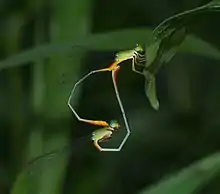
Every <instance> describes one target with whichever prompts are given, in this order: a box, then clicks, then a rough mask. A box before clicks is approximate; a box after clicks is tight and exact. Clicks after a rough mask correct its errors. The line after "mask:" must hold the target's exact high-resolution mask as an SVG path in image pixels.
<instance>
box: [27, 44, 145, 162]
mask: <svg viewBox="0 0 220 194" xmlns="http://www.w3.org/2000/svg"><path fill="white" fill-rule="evenodd" d="M127 60H131V62H132V70H133V71H134V72H135V73H138V74H141V75H143V71H141V70H139V68H138V67H141V68H142V69H143V68H144V67H145V61H146V56H145V50H144V49H143V48H142V47H141V46H140V45H136V47H135V48H134V49H132V50H126V51H121V52H118V53H116V55H115V60H114V61H113V63H111V64H110V65H109V66H108V67H106V68H102V69H98V70H93V71H91V72H89V73H87V74H86V75H85V76H83V77H82V78H81V79H79V80H78V81H77V82H76V83H75V84H74V86H73V89H72V91H71V93H70V96H69V99H68V100H67V104H68V106H69V108H70V109H71V111H72V112H73V114H74V116H75V117H76V118H77V119H78V120H79V121H80V122H82V123H86V124H90V125H93V126H95V127H97V128H98V129H96V130H94V131H93V132H92V133H91V135H90V136H89V137H90V140H91V142H93V144H94V146H95V147H96V148H97V149H98V150H99V151H121V150H122V148H123V146H124V144H125V142H126V140H127V139H128V137H129V135H130V133H131V130H130V127H129V124H128V120H127V116H126V113H125V110H124V106H123V103H122V100H121V97H120V94H119V89H118V85H117V77H118V74H119V71H120V68H121V65H122V64H123V62H124V61H127ZM101 73H102V74H104V73H105V74H108V75H111V80H112V85H113V90H114V96H115V97H116V100H117V104H118V106H119V109H120V112H121V113H120V114H121V116H122V119H121V120H120V121H119V119H117V118H113V119H112V120H110V121H105V120H92V119H87V118H84V117H83V116H82V115H80V114H78V112H77V111H76V108H75V107H74V105H73V104H74V103H73V101H74V96H75V92H76V90H77V89H78V88H79V87H80V85H81V84H82V83H84V82H86V81H88V80H89V79H90V77H92V76H96V75H100V74H101ZM90 118H91V117H90ZM123 128H124V131H125V134H124V136H123V139H122V140H121V141H120V144H119V145H117V146H115V147H102V145H101V144H105V142H106V141H107V140H110V139H111V138H112V136H113V134H115V132H116V131H120V130H123ZM80 139H81V138H80ZM69 147H70V146H66V147H64V148H60V149H58V150H54V151H52V152H49V153H46V154H44V155H42V156H39V157H37V158H36V159H34V160H32V161H30V162H29V164H32V163H35V162H37V161H39V160H42V159H45V158H52V157H53V155H55V154H56V153H61V152H64V151H65V150H68V149H69Z"/></svg>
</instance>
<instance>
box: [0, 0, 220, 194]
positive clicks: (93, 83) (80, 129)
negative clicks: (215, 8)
mask: <svg viewBox="0 0 220 194" xmlns="http://www.w3.org/2000/svg"><path fill="white" fill-rule="evenodd" d="M207 2H208V1H204V0H190V1H189V0H180V1H174V0H166V1H161V0H148V1H145V0H135V1H133V0H126V1H125V0H121V1H116V0H111V1H92V0H82V1H77V0H63V1H55V0H51V1H36V2H34V1H28V0H27V1H24V0H23V1H15V0H9V1H6V0H2V1H1V2H0V14H1V17H0V26H1V32H0V35H1V36H0V40H1V41H0V44H1V47H0V51H1V52H0V57H1V59H2V60H3V59H5V58H8V57H10V56H12V55H13V54H17V53H19V52H21V51H23V50H27V49H29V48H34V47H36V46H38V45H41V44H44V43H49V44H53V43H55V42H58V41H71V40H74V39H77V38H78V37H81V36H87V35H89V34H93V33H101V32H103V33H105V32H111V31H115V30H122V29H127V28H137V27H139V28H141V27H143V28H145V27H149V28H154V27H156V26H157V25H158V24H159V23H160V22H161V21H163V20H164V19H165V18H167V17H169V16H171V15H173V14H176V13H178V12H181V11H184V10H187V9H192V8H195V7H197V6H200V5H203V4H205V3H207ZM190 33H192V34H194V35H196V36H198V37H200V38H202V39H204V40H206V41H208V42H210V43H211V44H213V45H215V46H216V47H217V48H218V47H219V44H220V40H219V33H220V29H219V14H218V13H214V14H209V15H207V16H205V17H204V19H203V20H202V21H200V22H195V24H194V25H193V28H192V29H191V31H190ZM109 38H111V37H109ZM129 38H130V39H133V40H136V38H137V37H135V36H134V37H129ZM97 41H99V40H98V37H97ZM112 41H113V40H112ZM125 41H126V40H125ZM112 44H114V43H112ZM113 46H114V45H113ZM115 52H116V51H115V50H112V51H106V50H103V51H100V50H99V51H95V50H92V49H86V48H80V47H79V48H75V47H74V48H73V49H72V51H71V52H70V53H67V54H65V53H57V54H51V56H50V57H48V58H39V59H36V60H35V61H34V62H31V63H26V64H22V66H14V67H10V68H5V69H1V71H0V84H1V87H0V130H1V131H0V148H1V149H0V150H1V152H0V157H1V159H0V193H1V194H4V193H9V191H10V190H11V189H12V187H13V183H14V181H15V180H16V177H17V175H18V173H19V172H21V170H22V167H23V166H25V164H26V163H27V162H28V161H29V160H30V159H31V158H34V157H37V156H39V155H41V154H42V153H45V152H47V151H51V150H53V149H55V148H61V147H63V146H65V145H70V144H71V145H72V146H71V149H65V150H63V149H62V151H59V152H58V153H57V154H56V155H55V156H53V157H52V158H51V159H49V160H48V157H43V158H41V159H40V160H37V161H36V162H35V163H32V164H30V165H28V166H26V167H25V170H27V169H28V171H29V172H31V174H30V176H29V178H28V180H29V181H30V183H26V185H25V184H24V186H23V187H28V186H29V185H31V186H30V189H32V190H30V192H28V193H37V194H38V193H39V194H40V193H43V194H54V193H74V194H77V193H79V194H84V193H85V194H87V193H89V194H92V193H95V194H98V193H105V194H111V193H114V194H119V193H120V194H122V193H126V194H133V193H140V191H142V190H143V189H145V188H147V187H148V186H150V185H151V184H154V183H156V182H157V181H159V180H160V179H161V178H162V177H164V176H165V175H169V174H171V173H173V172H177V171H178V170H180V169H182V168H184V167H187V166H188V165H189V164H191V163H192V162H194V161H196V160H199V159H201V158H203V157H205V156H207V155H209V154H211V153H214V152H216V151H218V149H219V147H220V143H219V135H220V132H219V127H220V121H219V114H220V100H219V99H220V89H219V84H220V76H219V73H220V67H219V64H218V61H216V60H211V59H208V58H206V57H202V56H195V55H193V54H181V53H177V55H175V57H174V58H173V59H172V60H171V62H170V63H169V64H167V65H166V66H164V67H163V68H162V69H161V70H160V71H159V74H158V75H157V91H158V98H159V101H160V111H159V112H156V111H155V110H153V109H152V107H151V106H150V104H149V102H148V99H147V98H146V96H145V93H144V77H142V76H140V75H138V74H135V73H133V72H132V71H131V64H130V63H131V62H125V63H124V64H123V65H122V68H121V71H120V73H119V75H118V86H119V89H120V94H121V98H122V101H123V104H124V107H125V110H126V114H127V117H128V120H129V124H130V128H131V131H132V134H131V136H130V138H129V140H128V141H127V143H126V144H125V146H124V147H123V150H122V151H121V152H103V153H100V152H98V151H97V150H95V148H94V147H93V146H92V144H91V142H90V139H89V134H90V133H91V132H92V130H94V129H95V128H94V127H91V126H89V125H86V124H82V123H79V122H78V121H77V120H76V118H75V117H74V115H73V114H72V113H71V111H70V109H69V108H68V106H67V99H68V97H69V94H70V92H71V89H72V86H73V84H74V83H75V82H76V81H77V80H78V79H79V78H80V77H81V76H83V75H84V74H86V73H88V72H89V71H91V70H93V69H97V68H103V67H106V66H107V65H108V64H110V63H111V62H112V60H113V59H114V54H115ZM110 78H111V77H110V74H108V73H106V74H99V75H97V76H96V75H93V76H92V77H90V78H89V79H90V80H86V81H85V82H83V83H82V84H81V85H80V86H81V87H79V88H78V89H77V92H76V96H74V100H73V106H74V107H76V109H77V112H78V113H79V114H80V115H81V116H82V117H83V118H93V119H102V120H107V121H109V120H111V119H117V120H119V122H120V123H122V125H123V120H122V117H121V114H120V110H119V107H118V105H117V101H116V98H115V95H114V91H113V88H112V83H111V79H110ZM115 136H117V133H116V134H115ZM67 153H69V154H70V155H69V156H70V157H67V156H68V155H67ZM44 162H45V163H44ZM42 164H43V166H42ZM53 165H54V166H53ZM41 167H42V168H41ZM41 169H43V170H42V173H43V174H41V175H39V171H40V170H41ZM25 170H24V171H25ZM24 171H23V172H24ZM35 177H36V179H35ZM218 183H219V181H218V179H217V178H216V179H215V180H214V181H213V182H212V183H210V185H207V186H206V187H205V188H204V189H203V190H201V191H200V192H199V193H218V192H219V191H220V190H219V188H218V186H217V185H218ZM17 193H19V192H17ZM17 193H16V194H17Z"/></svg>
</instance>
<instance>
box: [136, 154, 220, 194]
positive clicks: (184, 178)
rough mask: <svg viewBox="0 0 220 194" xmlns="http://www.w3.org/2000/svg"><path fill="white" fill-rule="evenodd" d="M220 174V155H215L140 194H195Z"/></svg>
mask: <svg viewBox="0 0 220 194" xmlns="http://www.w3.org/2000/svg"><path fill="white" fill-rule="evenodd" d="M219 173H220V153H216V154H213V155H211V156H209V157H207V158H205V159H202V160H200V161H199V162H197V163H195V164H193V165H191V166H190V167H187V168H185V169H183V170H182V171H180V172H179V173H176V174H174V175H172V176H171V177H170V178H168V177H167V178H164V180H162V181H161V182H159V183H158V184H157V185H154V186H152V187H151V188H146V189H145V190H143V191H142V192H140V194H176V193H178V194H193V193H194V192H195V190H196V189H201V187H202V186H204V185H205V184H207V183H209V182H210V181H211V180H212V179H213V178H214V177H215V176H217V175H218V174H219Z"/></svg>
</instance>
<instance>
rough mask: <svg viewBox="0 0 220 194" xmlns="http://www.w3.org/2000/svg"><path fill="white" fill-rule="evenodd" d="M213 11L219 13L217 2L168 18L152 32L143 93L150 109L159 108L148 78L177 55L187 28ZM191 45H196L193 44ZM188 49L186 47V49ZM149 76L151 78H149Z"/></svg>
mask: <svg viewBox="0 0 220 194" xmlns="http://www.w3.org/2000/svg"><path fill="white" fill-rule="evenodd" d="M213 11H220V3H219V2H211V3H208V4H207V5H204V6H201V7H198V8H195V9H192V10H189V11H185V12H183V13H180V14H176V15H174V16H172V17H169V18H167V19H166V20H164V21H163V22H162V23H161V24H159V25H158V26H157V27H156V29H155V30H154V31H153V35H152V40H151V41H150V43H148V44H147V45H146V50H147V52H146V57H147V58H146V69H145V72H144V74H145V79H146V84H145V91H146V94H147V97H148V98H149V101H150V103H151V105H152V107H154V108H155V109H156V110H158V108H159V102H158V100H157V96H156V86H155V84H153V86H151V85H148V83H150V84H151V83H152V81H151V80H149V77H152V76H155V75H156V73H157V72H158V70H159V69H160V67H161V66H162V65H163V64H165V63H168V62H169V61H170V60H171V59H172V58H173V56H174V55H175V54H176V53H177V51H178V48H179V47H180V45H181V44H182V42H183V41H184V40H185V38H186V36H187V30H188V27H189V26H190V25H191V24H192V23H193V22H194V21H195V20H196V21H198V20H199V18H200V17H201V15H202V14H203V13H206V12H213ZM192 45H197V44H196V43H195V42H194V43H193V44H192ZM189 47H190V46H189V45H188V48H189ZM197 47H199V45H198V46H197ZM190 50H191V49H190ZM203 50H205V51H207V50H208V48H207V47H205V46H204V47H203ZM189 52H190V51H189ZM149 74H151V75H152V76H149ZM153 83H154V81H153ZM149 88H150V89H149Z"/></svg>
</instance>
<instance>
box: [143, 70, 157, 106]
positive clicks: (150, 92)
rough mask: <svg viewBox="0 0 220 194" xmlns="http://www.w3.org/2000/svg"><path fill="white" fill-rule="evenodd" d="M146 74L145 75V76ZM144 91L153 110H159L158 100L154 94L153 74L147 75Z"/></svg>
mask: <svg viewBox="0 0 220 194" xmlns="http://www.w3.org/2000/svg"><path fill="white" fill-rule="evenodd" d="M145 73H147V72H145ZM146 76H147V75H145V77H146ZM145 92H146V96H147V97H148V99H149V102H150V104H151V106H152V107H153V108H154V109H155V110H159V101H158V99H157V94H156V79H155V77H154V76H152V75H150V74H149V75H148V81H146V82H145Z"/></svg>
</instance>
